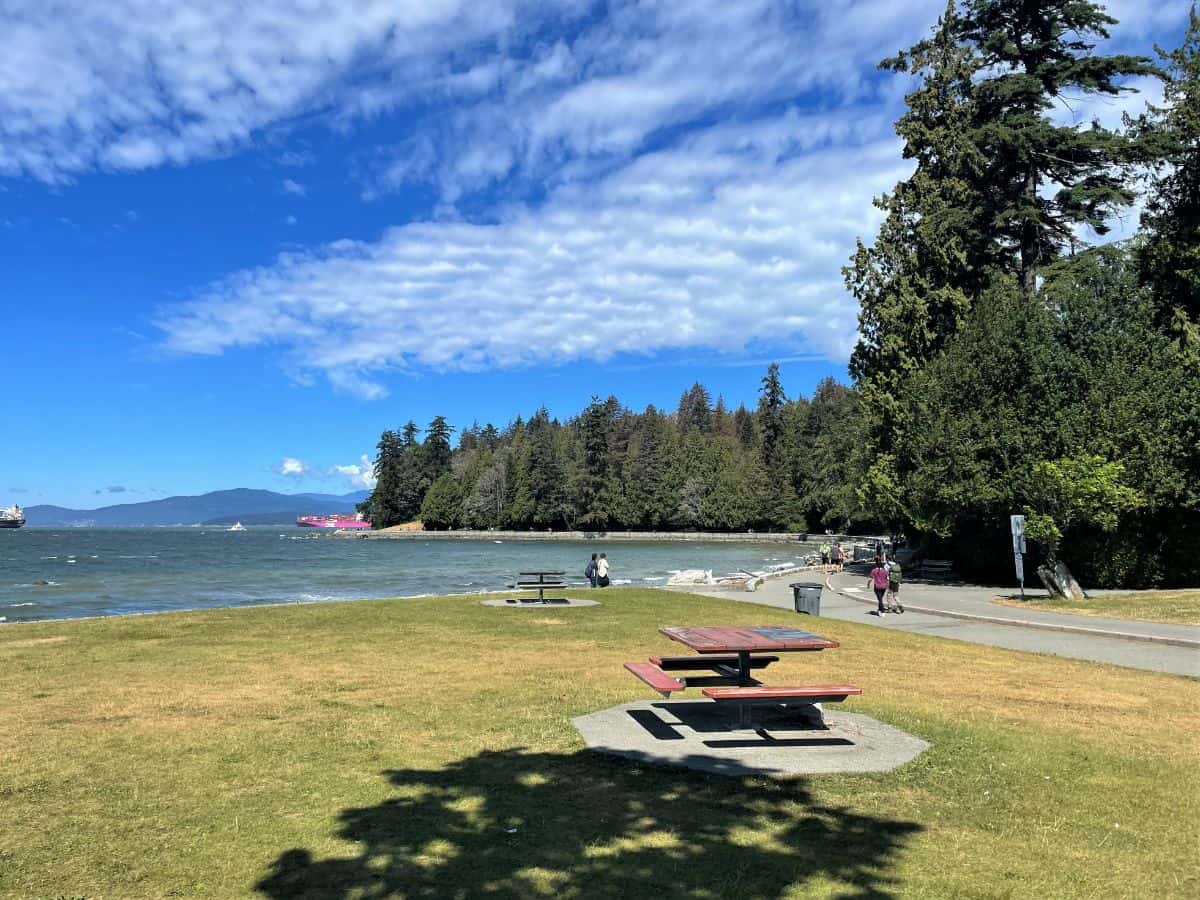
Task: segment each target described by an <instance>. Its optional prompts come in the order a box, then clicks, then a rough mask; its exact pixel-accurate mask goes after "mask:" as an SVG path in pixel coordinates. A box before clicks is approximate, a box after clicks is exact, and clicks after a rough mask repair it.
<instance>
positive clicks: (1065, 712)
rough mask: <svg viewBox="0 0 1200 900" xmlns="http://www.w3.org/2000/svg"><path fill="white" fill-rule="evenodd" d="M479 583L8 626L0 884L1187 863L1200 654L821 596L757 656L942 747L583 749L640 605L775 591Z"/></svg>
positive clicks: (621, 681) (739, 614)
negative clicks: (750, 752) (856, 758)
mask: <svg viewBox="0 0 1200 900" xmlns="http://www.w3.org/2000/svg"><path fill="white" fill-rule="evenodd" d="M478 599H479V598H478V597H469V598H456V597H451V598H431V599H423V600H414V601H402V602H387V601H384V602H363V603H346V604H328V605H309V606H297V607H277V608H271V609H247V610H239V611H237V612H230V611H209V612H196V613H184V614H172V615H162V616H147V617H137V618H136V619H134V618H130V619H117V620H95V621H87V622H60V623H44V624H36V625H27V626H21V627H19V628H4V629H0V658H2V659H3V660H4V666H2V667H0V804H3V808H4V810H5V815H6V819H7V821H6V827H5V828H4V829H2V830H0V895H4V896H15V897H25V896H58V895H86V896H97V897H100V896H120V897H143V896H145V897H150V896H164V895H169V894H175V895H179V894H182V895H188V896H201V897H205V896H206V897H230V896H241V895H248V894H250V893H253V892H254V890H255V886H256V885H257V886H258V888H259V890H260V892H261V893H264V894H266V895H267V896H272V897H275V896H278V897H284V896H306V895H308V896H321V897H326V896H332V897H351V896H387V895H406V896H474V895H477V894H480V893H485V892H490V893H494V894H497V895H499V896H517V895H521V896H528V895H547V896H550V895H553V896H561V897H586V896H593V895H597V894H599V895H604V896H616V895H620V894H627V895H629V896H645V895H647V894H648V893H651V894H652V893H660V894H663V895H664V896H677V895H680V894H686V895H688V896H696V897H721V896H728V895H731V894H732V893H735V892H740V893H742V894H744V895H747V896H758V897H787V896H808V895H819V896H827V895H831V894H854V893H860V894H864V895H865V894H871V893H874V894H876V895H880V894H888V893H891V894H896V895H904V896H928V897H944V896H955V895H959V896H963V895H971V896H1018V895H1019V896H1069V895H1081V896H1088V895H1093V896H1094V895H1103V896H1136V895H1142V896H1144V895H1154V896H1189V895H1194V894H1195V893H1196V892H1197V889H1200V885H1197V884H1196V882H1195V877H1194V873H1193V872H1191V871H1190V870H1189V869H1188V868H1187V867H1186V866H1184V865H1182V861H1183V860H1185V859H1187V858H1189V857H1188V854H1189V852H1190V851H1191V850H1192V849H1194V847H1195V845H1196V842H1197V840H1200V835H1198V834H1197V822H1200V782H1198V780H1197V776H1196V774H1195V773H1196V772H1197V771H1200V749H1198V748H1197V746H1196V742H1195V737H1194V736H1195V734H1197V733H1200V712H1197V710H1200V683H1198V682H1197V681H1195V680H1190V679H1185V678H1179V677H1175V676H1169V675H1161V674H1156V673H1149V672H1138V671H1133V670H1127V669H1120V668H1116V667H1112V666H1103V665H1096V664H1092V663H1084V662H1075V661H1070V660H1062V659H1055V658H1052V657H1043V656H1036V655H1031V654H1023V653H1017V652H1013V651H1006V650H999V649H993V648H987V647H980V646H977V645H970V644H962V643H958V642H953V641H944V640H939V639H936V638H930V637H925V636H920V635H910V634H904V633H897V632H885V631H883V630H881V629H876V628H871V627H869V626H863V625H857V624H853V623H844V622H837V621H833V620H819V621H818V622H816V623H811V624H815V625H816V627H817V629H818V630H819V631H821V632H822V633H824V634H826V635H828V636H829V637H832V638H834V639H836V640H839V641H840V642H841V643H842V647H841V648H840V649H838V650H834V651H828V652H823V653H807V654H790V655H787V654H785V655H784V659H783V661H782V662H781V663H780V664H778V666H775V667H772V669H771V670H770V674H771V680H774V681H776V682H778V683H784V682H795V681H799V682H804V681H824V680H830V681H848V682H850V683H853V684H859V685H861V686H862V687H863V688H864V691H865V693H864V695H863V697H861V698H859V699H857V700H856V701H854V702H852V703H849V704H847V706H848V708H853V709H856V710H859V711H863V712H868V713H870V714H873V715H876V716H878V717H879V718H882V719H885V720H887V721H889V722H890V723H892V724H895V725H897V726H899V727H901V728H904V729H906V730H909V731H912V732H914V733H917V734H919V735H921V736H922V737H924V738H926V739H927V740H929V741H931V743H932V744H933V748H932V749H931V750H930V751H928V752H927V753H925V754H923V755H922V756H921V757H918V759H917V760H914V761H913V762H912V763H910V764H909V765H907V766H905V767H903V768H902V769H900V770H898V771H897V772H894V773H889V774H886V775H879V776H837V777H832V776H830V777H822V778H812V779H799V780H797V781H794V782H788V783H783V784H776V783H768V782H764V781H761V780H755V779H718V778H712V777H706V776H702V775H698V774H695V773H683V772H677V771H673V770H658V769H653V768H648V767H643V766H637V765H633V764H631V763H628V762H626V761H618V760H610V759H606V758H604V757H601V756H599V755H596V754H592V753H589V752H586V751H583V750H582V749H581V741H580V740H579V738H578V735H577V734H576V733H575V731H574V730H573V729H572V728H571V726H570V719H571V718H572V717H574V716H576V715H580V714H582V713H585V712H590V711H593V710H595V709H599V708H603V707H606V706H610V705H613V704H616V703H620V702H624V701H627V700H631V699H635V698H642V697H645V696H647V691H646V690H645V688H644V686H643V685H641V684H640V683H639V682H637V681H636V680H634V679H632V678H630V677H628V675H627V674H626V673H625V672H624V671H623V670H622V668H621V663H622V662H624V661H626V660H631V659H644V658H645V657H647V656H651V655H655V654H658V653H662V652H667V653H678V652H680V648H679V646H678V645H676V644H673V643H671V642H669V641H667V640H666V639H665V638H663V637H661V636H660V635H659V634H657V628H658V627H659V626H660V625H670V624H674V625H680V624H753V623H764V624H771V623H794V622H795V621H796V620H795V617H794V615H793V614H790V613H786V612H781V611H777V610H771V609H764V608H758V607H752V606H748V605H745V604H741V603H734V602H729V601H723V600H719V599H712V598H701V597H692V596H688V595H681V594H677V593H673V592H665V591H636V590H610V591H609V592H608V594H607V597H606V602H605V604H604V605H603V606H598V607H590V608H587V609H580V610H573V611H572V613H571V614H570V615H569V616H561V617H559V616H553V615H549V616H539V615H534V616H530V615H519V614H511V613H506V611H505V610H503V609H490V608H483V607H480V606H479V605H478ZM51 642H55V643H51ZM521 748H523V749H521ZM1163 810H1170V811H1171V814H1170V815H1167V816H1164V815H1163ZM1118 822H1119V827H1117V824H1116V823H1118ZM1189 879H1191V880H1189ZM1127 886H1130V887H1127Z"/></svg>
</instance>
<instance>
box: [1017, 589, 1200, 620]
mask: <svg viewBox="0 0 1200 900" xmlns="http://www.w3.org/2000/svg"><path fill="white" fill-rule="evenodd" d="M995 602H996V603H999V604H1001V605H1002V606H1016V607H1020V608H1023V609H1041V610H1046V611H1048V612H1062V613H1073V614H1074V615H1082V616H1107V617H1109V618H1113V619H1133V620H1137V621H1141V622H1168V623H1174V624H1178V625H1200V589H1197V590H1185V591H1131V592H1129V593H1119V594H1093V595H1092V596H1090V597H1089V598H1088V599H1087V600H1068V599H1066V598H1059V599H1049V598H1035V599H1032V600H1016V599H1013V598H1010V597H1009V598H1002V599H998V600H996V601H995Z"/></svg>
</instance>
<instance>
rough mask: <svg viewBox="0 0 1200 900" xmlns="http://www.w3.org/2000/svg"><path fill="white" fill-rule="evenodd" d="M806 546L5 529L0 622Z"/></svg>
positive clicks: (658, 564) (471, 585)
mask: <svg viewBox="0 0 1200 900" xmlns="http://www.w3.org/2000/svg"><path fill="white" fill-rule="evenodd" d="M804 549H805V548H804V547H803V546H802V545H800V544H798V543H797V544H794V545H793V544H751V543H715V542H714V543H701V542H695V543H693V542H680V543H665V542H649V541H647V542H644V543H641V542H624V541H621V542H608V543H606V542H604V541H596V542H594V543H581V542H578V541H536V542H534V541H507V542H494V541H465V540H464V541H446V540H438V541H421V540H394V541H392V540H346V539H339V538H334V537H332V536H330V535H327V534H321V533H318V532H313V531H309V530H307V529H304V530H301V529H296V528H289V527H287V526H261V527H252V528H247V529H246V531H243V532H229V531H225V530H223V529H221V528H95V529H92V528H79V529H71V528H67V529H52V528H22V529H17V530H3V529H0V622H8V623H11V622H22V621H32V620H37V619H71V618H79V617H82V616H110V615H125V614H129V613H145V612H160V611H165V610H180V609H202V608H212V607H232V606H252V605H256V604H264V603H305V602H315V601H322V600H353V599H362V598H369V597H416V596H422V595H428V594H463V593H475V592H480V593H482V592H487V591H495V590H503V589H504V588H507V587H509V586H511V585H512V583H513V581H515V580H516V577H517V573H518V572H519V571H521V570H523V569H538V568H546V569H563V570H565V571H566V572H567V576H566V579H567V580H568V581H570V582H574V583H577V584H579V585H586V580H585V579H584V577H583V570H584V567H585V566H586V564H587V560H588V558H589V556H590V554H591V553H594V552H605V553H607V554H608V557H609V560H610V561H611V563H612V570H611V577H612V579H613V583H614V584H616V585H622V584H632V585H640V586H643V587H652V586H655V585H662V584H664V583H665V582H666V580H667V578H668V577H670V574H671V573H672V571H677V570H679V569H712V570H713V573H714V574H716V575H721V574H726V573H730V572H736V571H738V570H739V569H748V570H751V571H761V570H763V569H765V568H767V567H768V566H772V565H781V564H785V563H790V562H795V561H798V560H799V558H800V555H801V553H802V552H803V550H804Z"/></svg>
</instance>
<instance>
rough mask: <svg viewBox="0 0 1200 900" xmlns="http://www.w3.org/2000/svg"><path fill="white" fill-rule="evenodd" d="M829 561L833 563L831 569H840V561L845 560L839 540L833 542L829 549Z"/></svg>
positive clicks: (844, 552)
mask: <svg viewBox="0 0 1200 900" xmlns="http://www.w3.org/2000/svg"><path fill="white" fill-rule="evenodd" d="M829 561H830V562H831V563H832V564H833V571H835V572H840V571H842V563H844V562H845V561H846V551H845V550H843V549H842V542H841V541H834V542H833V548H832V549H831V550H830V551H829Z"/></svg>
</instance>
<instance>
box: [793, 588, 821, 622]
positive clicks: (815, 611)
mask: <svg viewBox="0 0 1200 900" xmlns="http://www.w3.org/2000/svg"><path fill="white" fill-rule="evenodd" d="M790 587H791V589H792V599H793V600H794V601H795V603H796V612H798V613H808V614H809V615H810V616H819V615H820V614H821V587H822V585H821V582H819V581H794V582H792V584H791V585H790Z"/></svg>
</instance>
